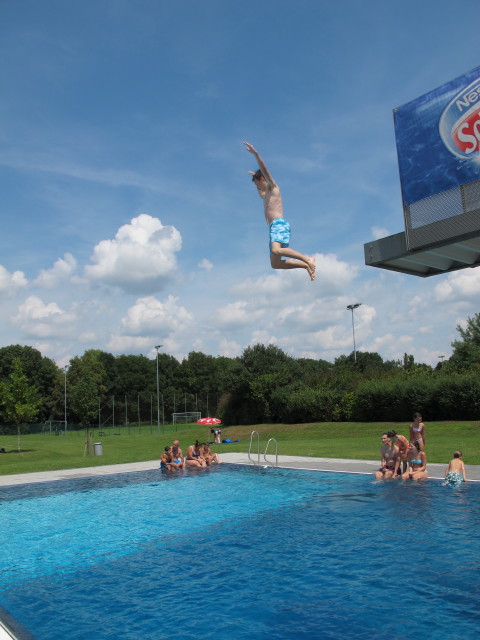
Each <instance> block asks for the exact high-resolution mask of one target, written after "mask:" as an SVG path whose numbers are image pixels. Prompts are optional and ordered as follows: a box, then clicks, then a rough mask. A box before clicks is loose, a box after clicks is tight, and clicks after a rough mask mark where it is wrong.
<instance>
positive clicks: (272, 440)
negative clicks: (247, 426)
mask: <svg viewBox="0 0 480 640" xmlns="http://www.w3.org/2000/svg"><path fill="white" fill-rule="evenodd" d="M254 435H256V436H257V461H256V462H255V460H254V459H253V458H252V456H251V455H250V454H251V453H252V444H253V436H254ZM271 442H274V443H275V464H273V463H272V462H269V461H268V460H267V451H268V447H269V446H270V443H271ZM248 459H249V460H250V462H251V463H252V464H256V465H260V436H259V434H258V431H252V433H251V434H250V446H249V447H248ZM263 459H264V460H265V462H266V463H267V464H269V465H270V466H272V467H278V442H277V441H276V439H275V438H269V440H268V442H267V446H266V447H265V451H264V453H263Z"/></svg>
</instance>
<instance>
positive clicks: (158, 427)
mask: <svg viewBox="0 0 480 640" xmlns="http://www.w3.org/2000/svg"><path fill="white" fill-rule="evenodd" d="M161 346H163V345H161V344H157V345H155V349H156V350H157V430H158V433H160V388H159V385H158V350H159V349H160V347H161Z"/></svg>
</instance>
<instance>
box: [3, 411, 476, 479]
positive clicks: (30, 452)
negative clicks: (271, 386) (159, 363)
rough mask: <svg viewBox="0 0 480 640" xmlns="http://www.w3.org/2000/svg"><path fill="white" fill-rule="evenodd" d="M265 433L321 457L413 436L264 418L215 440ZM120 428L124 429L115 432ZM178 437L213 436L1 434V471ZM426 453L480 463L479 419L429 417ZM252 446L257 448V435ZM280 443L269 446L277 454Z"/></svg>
mask: <svg viewBox="0 0 480 640" xmlns="http://www.w3.org/2000/svg"><path fill="white" fill-rule="evenodd" d="M253 429H255V430H256V431H258V433H259V436H260V452H261V454H263V452H264V450H265V446H266V444H267V440H268V439H269V438H271V437H273V438H275V439H276V440H277V442H278V453H279V454H280V455H297V456H314V457H322V458H357V459H360V460H376V459H379V449H380V445H381V442H380V434H381V433H382V432H383V431H388V430H389V429H396V430H397V432H398V433H401V434H403V435H406V436H407V437H408V427H406V426H405V424H403V423H401V424H399V423H393V422H392V423H384V422H382V423H358V422H351V423H349V422H321V423H311V424H295V425H291V424H289V425H285V424H261V425H250V426H241V427H227V428H223V429H222V437H223V438H230V439H231V440H240V442H236V443H231V444H223V445H214V446H212V449H213V450H214V451H217V452H218V453H219V454H220V455H221V454H222V452H227V451H236V452H237V451H241V452H247V451H248V448H249V444H250V434H251V432H252V430H253ZM116 434H120V435H116ZM175 438H178V440H180V446H181V447H182V449H183V451H184V453H185V452H186V450H187V447H188V446H189V445H190V444H193V443H194V442H195V440H196V439H198V440H202V441H205V440H206V439H209V440H211V434H210V431H209V429H206V428H205V427H200V426H199V425H180V426H178V431H176V430H175V427H172V426H171V425H164V426H162V428H161V432H160V433H157V432H156V428H153V429H150V428H145V427H144V428H143V429H142V430H140V432H138V430H137V429H134V428H131V429H127V428H125V427H121V428H119V427H117V428H116V429H115V431H114V430H113V429H107V430H105V431H104V432H103V433H102V434H101V435H99V432H98V430H97V429H95V430H94V432H93V441H94V442H102V445H103V455H102V456H93V455H90V456H84V451H85V431H72V432H69V433H68V434H67V435H62V436H55V435H49V434H32V435H22V436H21V451H20V452H18V451H17V437H16V436H13V435H11V436H0V447H4V448H5V449H6V450H7V453H5V454H0V475H5V474H11V473H28V472H32V471H53V470H57V469H73V468H78V467H90V466H98V465H105V464H120V463H124V462H141V461H144V460H154V459H158V458H159V457H160V453H161V452H162V451H163V447H164V446H165V445H166V444H171V443H172V441H173V440H174V439H175ZM426 438H427V446H426V453H427V458H428V461H429V462H441V463H447V462H448V461H449V460H450V459H451V458H452V454H453V451H455V450H456V449H461V450H462V451H463V454H464V455H463V459H464V461H465V463H466V464H480V422H429V423H427V425H426ZM252 450H253V451H255V452H256V439H255V440H254V443H253V447H252ZM274 452H275V447H274V446H271V448H269V453H270V454H274Z"/></svg>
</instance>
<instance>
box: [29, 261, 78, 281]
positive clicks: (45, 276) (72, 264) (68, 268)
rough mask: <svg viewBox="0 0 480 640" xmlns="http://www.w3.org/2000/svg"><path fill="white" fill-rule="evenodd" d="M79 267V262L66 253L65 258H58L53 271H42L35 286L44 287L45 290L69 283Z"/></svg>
mask: <svg viewBox="0 0 480 640" xmlns="http://www.w3.org/2000/svg"><path fill="white" fill-rule="evenodd" d="M76 267H77V261H76V260H75V258H74V257H73V256H72V255H71V254H70V253H66V254H65V255H64V256H63V258H58V260H56V261H55V263H54V264H53V267H52V268H51V269H42V270H41V271H40V273H39V274H38V277H37V278H36V280H34V284H36V285H38V286H40V287H44V288H45V289H53V288H54V287H57V286H58V285H59V284H61V283H62V282H65V281H67V280H68V279H69V278H70V277H71V276H72V274H73V272H74V271H75V269H76Z"/></svg>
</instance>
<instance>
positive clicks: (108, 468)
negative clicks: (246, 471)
mask: <svg viewBox="0 0 480 640" xmlns="http://www.w3.org/2000/svg"><path fill="white" fill-rule="evenodd" d="M220 459H221V460H222V462H226V463H230V464H248V465H250V464H252V462H251V461H250V460H249V457H248V454H247V453H220ZM252 459H253V460H254V461H255V464H258V456H257V455H256V454H255V455H252ZM275 462H276V459H275V454H270V455H268V456H267V462H266V461H265V459H264V457H263V455H260V462H259V464H260V466H266V465H270V466H275ZM158 466H159V461H158V460H148V461H146V462H131V463H126V464H111V465H103V466H97V467H83V468H80V469H60V470H58V471H38V472H34V473H18V474H12V475H4V476H0V487H8V486H14V485H20V484H32V483H36V482H52V481H55V480H70V479H74V478H89V477H94V476H105V475H112V474H115V473H131V472H134V471H150V470H152V469H158ZM278 466H279V467H282V468H285V469H311V470H315V471H331V472H336V473H358V474H364V475H369V474H372V473H373V472H374V471H376V469H378V467H379V461H378V460H347V459H342V458H309V457H301V456H283V455H279V456H278ZM445 467H446V464H443V463H442V464H437V463H430V464H428V473H429V477H430V478H431V479H432V480H441V479H442V478H443V477H444V475H445ZM465 468H466V471H467V480H468V481H473V482H480V465H468V464H467V465H465Z"/></svg>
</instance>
